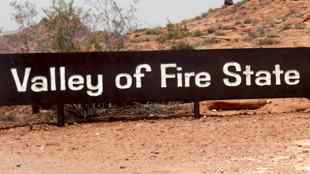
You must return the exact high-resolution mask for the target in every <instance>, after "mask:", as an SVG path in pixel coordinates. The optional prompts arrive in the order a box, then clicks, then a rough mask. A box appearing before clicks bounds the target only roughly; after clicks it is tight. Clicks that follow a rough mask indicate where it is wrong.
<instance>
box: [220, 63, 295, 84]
mask: <svg viewBox="0 0 310 174" xmlns="http://www.w3.org/2000/svg"><path fill="white" fill-rule="evenodd" d="M223 72H224V74H225V75H226V76H227V77H225V78H224V79H223V82H224V84H225V85H226V86H229V87H238V86H240V85H241V84H242V83H245V85H246V86H253V82H254V84H255V85H256V86H271V85H276V86H279V85H282V84H285V85H289V86H293V85H298V84H299V83H300V78H301V77H300V73H299V71H297V70H288V71H284V70H283V69H282V68H281V66H280V65H279V64H276V65H275V66H274V69H273V70H272V71H268V70H258V71H254V70H252V66H251V65H246V66H245V68H244V69H242V67H241V65H240V64H239V63H237V62H228V63H226V64H225V65H224V66H223Z"/></svg>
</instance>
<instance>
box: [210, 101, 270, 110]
mask: <svg viewBox="0 0 310 174" xmlns="http://www.w3.org/2000/svg"><path fill="white" fill-rule="evenodd" d="M267 103H268V101H267V100H236V101H214V102H212V103H210V104H209V105H208V109H209V110H212V111H213V110H254V109H259V108H261V107H263V106H265V105H266V104H267Z"/></svg>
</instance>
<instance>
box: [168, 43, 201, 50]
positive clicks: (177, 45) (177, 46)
mask: <svg viewBox="0 0 310 174" xmlns="http://www.w3.org/2000/svg"><path fill="white" fill-rule="evenodd" d="M170 49H171V50H193V49H195V47H194V46H192V45H190V44H189V43H186V42H178V43H175V44H174V45H172V46H171V48H170Z"/></svg>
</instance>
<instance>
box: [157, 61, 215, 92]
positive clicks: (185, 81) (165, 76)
mask: <svg viewBox="0 0 310 174" xmlns="http://www.w3.org/2000/svg"><path fill="white" fill-rule="evenodd" d="M160 71H161V87H162V88H167V87H168V80H169V81H174V83H175V84H176V85H177V87H178V88H189V87H192V81H193V82H194V84H195V86H197V87H200V88H207V87H209V86H210V85H211V75H210V73H208V72H199V73H195V72H183V68H182V67H179V66H177V64H175V63H171V64H162V65H161V66H160ZM170 86H173V85H170Z"/></svg>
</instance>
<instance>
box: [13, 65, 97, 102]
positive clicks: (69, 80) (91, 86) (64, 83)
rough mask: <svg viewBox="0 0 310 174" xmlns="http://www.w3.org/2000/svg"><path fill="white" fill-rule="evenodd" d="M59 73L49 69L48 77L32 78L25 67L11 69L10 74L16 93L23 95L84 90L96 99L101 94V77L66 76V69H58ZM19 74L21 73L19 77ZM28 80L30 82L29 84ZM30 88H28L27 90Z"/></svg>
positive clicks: (29, 70) (53, 68) (28, 69)
mask: <svg viewBox="0 0 310 174" xmlns="http://www.w3.org/2000/svg"><path fill="white" fill-rule="evenodd" d="M58 72H59V73H58V74H57V73H56V68H55V67H51V68H50V69H49V76H32V75H31V68H30V67H27V68H25V70H24V71H22V72H18V70H17V69H16V68H12V69H11V74H12V76H13V80H14V82H15V86H16V89H17V91H18V92H21V93H25V92H28V91H29V90H31V91H32V92H36V93H39V92H48V91H57V90H59V91H66V90H67V88H68V89H69V90H71V91H82V90H84V89H85V90H86V93H87V95H89V96H92V97H97V96H100V95H102V94H103V75H102V74H98V75H97V79H96V80H94V79H93V77H92V75H86V76H85V77H84V76H82V75H78V74H75V75H71V76H69V77H67V76H66V68H65V67H60V68H59V71H58ZM19 73H22V75H21V76H20V75H19ZM56 75H58V79H59V80H60V82H59V85H60V86H59V87H58V88H59V89H57V83H56V79H57V78H56V77H57V76H56ZM29 80H30V82H29ZM29 87H30V88H29Z"/></svg>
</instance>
